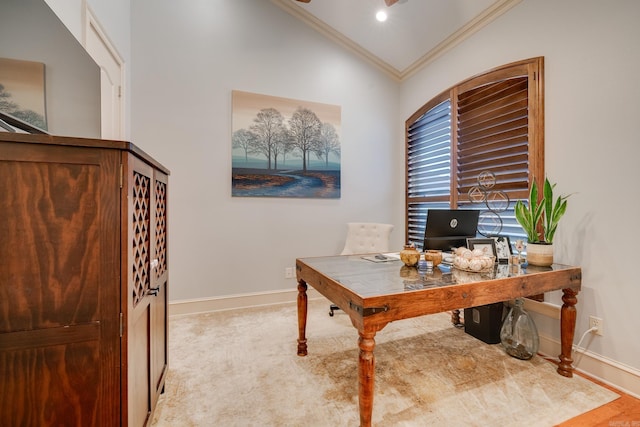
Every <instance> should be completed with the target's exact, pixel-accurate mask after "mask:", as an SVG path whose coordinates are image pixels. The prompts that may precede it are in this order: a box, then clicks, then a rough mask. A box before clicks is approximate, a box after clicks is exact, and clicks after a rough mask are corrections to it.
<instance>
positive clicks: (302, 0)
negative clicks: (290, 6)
mask: <svg viewBox="0 0 640 427" xmlns="http://www.w3.org/2000/svg"><path fill="white" fill-rule="evenodd" d="M298 1H299V2H300V3H309V2H310V1H311V0H298Z"/></svg>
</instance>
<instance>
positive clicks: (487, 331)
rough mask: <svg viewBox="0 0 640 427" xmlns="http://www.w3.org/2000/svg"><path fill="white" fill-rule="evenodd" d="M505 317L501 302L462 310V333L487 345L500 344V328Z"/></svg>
mask: <svg viewBox="0 0 640 427" xmlns="http://www.w3.org/2000/svg"><path fill="white" fill-rule="evenodd" d="M504 316H505V307H504V304H503V303H501V302H497V303H495V304H487V305H481V306H479V307H471V308H465V309H464V331H465V332H466V333H467V334H469V335H471V336H473V337H475V338H478V339H479V340H481V341H484V342H486V343H487V344H497V343H499V342H500V328H502V320H503V319H504Z"/></svg>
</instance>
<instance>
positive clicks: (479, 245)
mask: <svg viewBox="0 0 640 427" xmlns="http://www.w3.org/2000/svg"><path fill="white" fill-rule="evenodd" d="M467 248H469V249H471V250H475V249H480V250H482V252H484V254H485V255H487V256H494V257H495V256H496V241H495V240H494V239H467Z"/></svg>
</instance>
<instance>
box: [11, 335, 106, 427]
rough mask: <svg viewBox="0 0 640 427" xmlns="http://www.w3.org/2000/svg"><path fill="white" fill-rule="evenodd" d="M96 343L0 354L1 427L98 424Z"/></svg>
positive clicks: (99, 423) (98, 356)
mask: <svg viewBox="0 0 640 427" xmlns="http://www.w3.org/2000/svg"><path fill="white" fill-rule="evenodd" d="M100 363H101V362H100V342H99V341H98V340H94V341H85V342H80V343H70V344H61V345H56V346H47V347H40V348H31V349H28V350H15V351H0V372H2V373H3V376H2V381H0V396H2V398H1V399H0V420H2V425H3V426H38V427H40V426H101V425H109V424H108V423H107V424H105V419H104V418H102V419H101V417H100V408H101V405H103V404H104V402H103V399H104V397H101V396H100V392H99V390H100V389H99V388H98V387H96V384H100V383H101V381H102V379H101V378H100V375H101V374H100V371H99V370H98V369H96V368H95V367H96V366H99V365H100Z"/></svg>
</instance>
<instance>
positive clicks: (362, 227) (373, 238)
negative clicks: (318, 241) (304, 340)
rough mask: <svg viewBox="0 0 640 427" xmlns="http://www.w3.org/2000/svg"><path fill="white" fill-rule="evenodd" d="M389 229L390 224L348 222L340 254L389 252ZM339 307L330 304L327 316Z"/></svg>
mask: <svg viewBox="0 0 640 427" xmlns="http://www.w3.org/2000/svg"><path fill="white" fill-rule="evenodd" d="M391 231H393V225H391V224H379V223H375V222H350V223H348V224H347V239H346V241H345V243H344V249H342V253H340V255H355V254H372V253H380V252H389V238H390V236H391ZM339 309H340V307H338V306H337V305H335V304H331V306H330V307H329V316H333V312H334V311H335V310H339Z"/></svg>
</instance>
